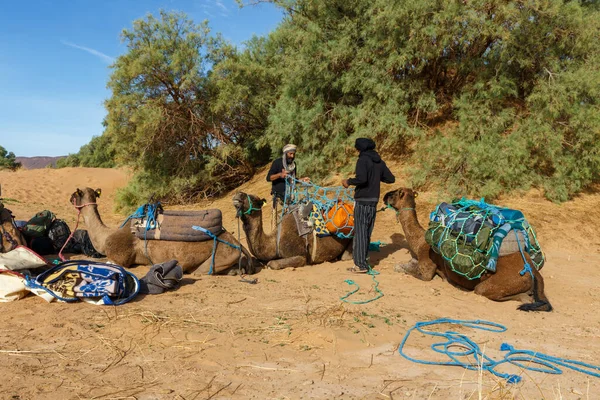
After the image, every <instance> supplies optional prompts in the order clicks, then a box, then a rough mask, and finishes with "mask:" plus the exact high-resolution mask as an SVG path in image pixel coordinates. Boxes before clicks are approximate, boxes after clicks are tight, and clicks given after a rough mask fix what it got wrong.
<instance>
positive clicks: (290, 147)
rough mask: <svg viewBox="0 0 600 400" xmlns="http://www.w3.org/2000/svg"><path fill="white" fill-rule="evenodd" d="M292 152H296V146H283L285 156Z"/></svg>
mask: <svg viewBox="0 0 600 400" xmlns="http://www.w3.org/2000/svg"><path fill="white" fill-rule="evenodd" d="M290 151H293V152H296V145H295V144H286V145H285V146H283V154H285V153H288V152H290Z"/></svg>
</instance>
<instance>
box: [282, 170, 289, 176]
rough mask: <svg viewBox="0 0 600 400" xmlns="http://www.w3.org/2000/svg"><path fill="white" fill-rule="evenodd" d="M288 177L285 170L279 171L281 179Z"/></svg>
mask: <svg viewBox="0 0 600 400" xmlns="http://www.w3.org/2000/svg"><path fill="white" fill-rule="evenodd" d="M287 176H288V172H287V171H286V170H285V169H282V170H281V177H282V178H286V177H287Z"/></svg>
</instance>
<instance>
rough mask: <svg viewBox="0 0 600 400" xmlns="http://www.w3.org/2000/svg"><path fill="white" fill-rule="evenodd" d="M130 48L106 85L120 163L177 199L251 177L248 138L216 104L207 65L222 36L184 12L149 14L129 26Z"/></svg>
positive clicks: (147, 186)
mask: <svg viewBox="0 0 600 400" xmlns="http://www.w3.org/2000/svg"><path fill="white" fill-rule="evenodd" d="M122 38H123V41H124V42H125V43H126V44H127V49H128V50H127V53H126V54H124V55H122V56H120V57H118V59H117V60H116V62H115V63H114V64H113V66H112V68H113V72H112V74H111V77H110V81H109V83H108V87H109V88H110V90H111V91H112V97H111V98H110V99H109V100H108V101H107V102H106V108H107V110H108V115H107V117H106V121H105V123H106V131H105V133H104V134H105V135H107V136H108V137H109V138H110V142H111V143H112V144H113V145H114V150H115V152H116V158H117V161H118V162H120V163H123V164H126V165H130V166H132V167H133V168H134V169H135V170H136V171H137V172H138V177H137V182H138V184H141V185H140V187H143V188H144V193H140V195H141V196H146V195H147V194H149V193H156V194H157V195H159V196H160V195H162V196H168V197H170V198H172V199H176V200H182V201H183V200H191V199H194V198H197V197H204V196H210V195H213V194H215V193H219V192H221V191H223V190H225V189H228V188H231V187H233V186H234V185H237V184H239V183H241V182H242V181H244V180H246V179H247V178H248V177H249V176H250V175H251V174H252V173H253V168H252V165H251V164H250V163H248V162H247V160H246V159H245V158H244V157H243V153H242V152H239V151H235V150H237V149H239V147H240V144H241V142H242V139H241V137H240V136H239V134H238V132H237V131H235V130H232V129H230V127H229V126H228V124H227V123H225V122H224V121H223V120H222V119H220V118H219V115H218V114H216V113H215V112H214V111H213V109H212V103H213V99H214V98H215V96H216V88H215V87H214V84H213V83H212V82H211V80H210V79H209V76H208V72H207V70H208V69H209V68H210V67H212V66H213V65H214V63H215V62H216V61H217V58H216V57H217V56H218V54H219V49H220V48H221V47H222V46H223V41H222V40H221V39H220V38H219V37H211V36H209V29H208V25H207V23H206V22H203V23H202V24H200V25H195V24H194V23H192V21H190V20H189V19H187V18H186V16H185V15H183V14H179V13H167V12H164V11H161V12H160V19H156V18H154V17H153V16H152V15H148V16H147V17H146V18H145V19H141V20H137V21H135V22H134V24H133V29H131V30H124V31H123V33H122Z"/></svg>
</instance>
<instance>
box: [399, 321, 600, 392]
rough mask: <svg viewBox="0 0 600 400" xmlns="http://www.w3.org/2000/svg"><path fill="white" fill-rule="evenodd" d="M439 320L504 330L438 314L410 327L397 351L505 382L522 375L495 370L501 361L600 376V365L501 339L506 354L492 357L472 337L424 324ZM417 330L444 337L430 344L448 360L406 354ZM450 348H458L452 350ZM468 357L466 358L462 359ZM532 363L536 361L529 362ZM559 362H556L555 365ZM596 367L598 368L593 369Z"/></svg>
mask: <svg viewBox="0 0 600 400" xmlns="http://www.w3.org/2000/svg"><path fill="white" fill-rule="evenodd" d="M439 324H455V325H461V326H465V327H468V328H473V329H479V330H483V331H490V332H495V333H501V332H506V327H505V326H503V325H500V324H498V323H495V322H490V321H484V320H471V321H467V320H456V319H450V318H440V319H436V320H433V321H428V322H417V323H416V324H415V326H413V327H412V328H410V329H409V330H408V332H406V335H405V336H404V338H403V339H402V342H401V343H400V346H398V353H399V354H400V355H401V356H402V357H404V358H406V359H407V360H410V361H412V362H415V363H419V364H425V365H452V366H460V367H463V368H466V369H468V370H472V371H478V370H485V371H488V372H490V373H492V374H493V375H495V376H497V377H500V378H502V379H506V381H507V382H508V383H519V382H520V381H521V379H522V378H521V376H520V375H516V374H506V373H502V372H499V371H497V370H496V368H497V367H498V366H500V365H503V364H512V365H515V366H517V367H519V368H521V369H522V370H524V371H536V372H545V373H548V374H562V370H561V369H560V368H559V367H558V366H562V367H565V368H569V369H572V370H574V371H578V372H583V373H585V374H587V375H591V376H595V377H597V378H600V367H599V366H595V365H591V364H587V363H584V362H581V361H574V360H568V359H565V358H559V357H554V356H550V355H546V354H542V353H538V352H534V351H531V350H519V349H515V348H514V347H513V346H511V345H509V344H507V343H502V345H501V346H500V350H501V351H505V352H506V354H505V355H504V357H503V358H502V359H500V360H494V359H492V358H491V357H489V356H487V355H485V354H484V353H483V351H481V348H480V347H479V346H478V345H477V343H475V342H474V341H472V340H471V339H470V338H469V337H467V336H466V335H464V334H461V333H457V332H453V331H446V332H435V331H430V330H426V329H424V328H425V327H429V326H433V325H439ZM414 330H417V331H419V332H420V333H422V334H424V335H431V336H436V337H440V338H443V339H445V340H446V341H445V342H439V343H434V344H432V345H431V349H432V350H433V351H435V352H436V353H439V354H443V355H445V356H447V357H448V359H449V360H448V361H441V362H440V361H428V360H420V359H416V358H413V357H410V356H408V355H407V354H406V353H404V345H405V344H406V341H407V340H408V338H409V336H410V334H411V333H412V332H413V331H414ZM453 348H459V350H453ZM461 358H462V359H464V358H467V361H462V360H461ZM531 364H533V365H538V366H537V367H536V366H532V365H531ZM557 365H558V366H557ZM595 371H598V372H595Z"/></svg>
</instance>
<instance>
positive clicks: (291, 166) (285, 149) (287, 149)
mask: <svg viewBox="0 0 600 400" xmlns="http://www.w3.org/2000/svg"><path fill="white" fill-rule="evenodd" d="M289 152H294V153H295V152H296V145H295V144H286V145H285V146H283V157H282V160H283V168H285V170H286V171H287V172H290V173H293V172H294V171H295V170H296V163H295V162H294V161H292V162H291V163H289V164H288V160H287V153H289Z"/></svg>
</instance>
